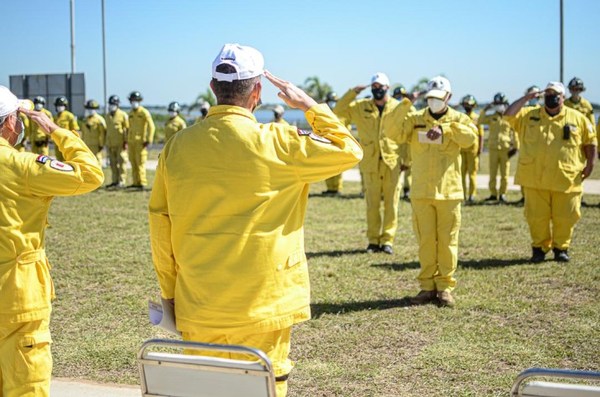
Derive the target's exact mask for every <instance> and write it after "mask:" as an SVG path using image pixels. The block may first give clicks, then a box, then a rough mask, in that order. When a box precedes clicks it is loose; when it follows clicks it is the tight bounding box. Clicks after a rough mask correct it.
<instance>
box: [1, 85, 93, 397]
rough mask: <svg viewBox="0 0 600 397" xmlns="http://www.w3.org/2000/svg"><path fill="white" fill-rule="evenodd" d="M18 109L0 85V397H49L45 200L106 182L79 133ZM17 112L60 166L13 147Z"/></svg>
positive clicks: (18, 129)
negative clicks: (48, 144)
mask: <svg viewBox="0 0 600 397" xmlns="http://www.w3.org/2000/svg"><path fill="white" fill-rule="evenodd" d="M22 106H23V102H22V101H19V100H18V99H17V97H15V96H14V95H13V94H12V93H11V92H10V91H9V90H8V88H6V87H3V86H0V164H2V172H0V213H1V214H2V216H0V230H2V233H0V396H7V397H8V396H48V395H49V393H50V375H51V372H52V356H51V353H50V343H51V338H50V330H49V328H48V325H49V322H50V312H51V310H52V306H51V303H50V302H51V300H52V299H53V298H54V288H53V284H52V279H51V277H50V265H49V263H48V258H47V257H46V253H45V250H44V246H45V242H44V234H45V229H46V224H47V219H48V210H49V208H50V201H51V200H52V198H53V196H73V195H78V194H83V193H87V192H90V191H92V190H94V189H96V188H97V187H98V186H100V185H101V184H102V181H103V179H104V176H103V174H102V169H101V168H100V165H99V164H98V161H97V160H96V156H95V155H94V153H92V152H91V151H90V150H89V149H88V147H87V146H86V145H85V143H83V141H82V140H81V139H80V138H79V136H78V135H77V133H76V132H72V131H69V130H66V129H62V128H59V127H58V126H57V125H56V124H55V123H54V122H53V121H52V120H51V119H50V118H49V117H48V116H47V115H46V114H45V113H43V112H36V111H32V110H26V109H24V108H23V107H22ZM19 113H23V114H25V115H26V116H28V117H29V119H30V120H31V122H32V123H37V125H38V126H39V129H40V130H41V131H44V132H45V133H46V134H47V135H48V136H49V137H50V138H51V139H52V140H53V141H54V143H55V144H56V147H57V148H58V149H59V150H60V152H62V153H63V154H64V156H65V162H64V163H63V162H59V161H57V160H54V159H52V158H50V157H48V156H46V155H43V154H39V155H38V154H35V153H26V152H19V151H17V150H16V149H15V148H14V147H15V146H16V145H18V144H19V143H20V142H22V140H23V134H24V131H23V124H22V122H21V121H20V119H19V116H18V114H19Z"/></svg>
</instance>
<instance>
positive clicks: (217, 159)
mask: <svg viewBox="0 0 600 397" xmlns="http://www.w3.org/2000/svg"><path fill="white" fill-rule="evenodd" d="M263 73H264V75H265V76H266V78H267V79H268V80H269V81H270V82H271V83H273V84H274V85H275V87H277V88H278V89H279V90H280V92H279V97H280V98H281V99H282V100H283V101H285V103H286V104H287V105H288V106H290V107H291V108H299V109H301V110H302V111H304V112H305V115H306V120H307V122H308V123H309V124H310V125H311V127H312V129H313V130H312V131H311V132H308V131H303V130H300V129H298V128H296V127H293V126H286V125H282V124H277V123H269V124H260V123H258V122H257V121H256V119H255V117H254V115H253V114H252V111H253V110H254V109H256V107H257V106H258V105H259V103H260V100H261V92H262V83H261V76H262V75H263ZM212 77H213V78H212V81H211V82H210V87H211V89H212V90H213V92H214V93H215V96H216V98H217V103H218V104H217V105H216V106H212V107H211V108H210V110H209V112H208V115H207V117H206V119H204V120H203V121H202V122H201V123H199V124H195V125H193V126H192V127H189V128H187V129H184V130H182V131H180V132H178V133H177V134H176V135H175V136H174V137H173V138H171V139H170V140H169V141H168V142H167V144H166V145H165V147H164V149H163V151H162V152H161V156H160V159H159V162H158V168H157V171H156V177H155V180H154V187H153V189H152V195H151V197H150V204H149V211H150V234H151V245H152V254H153V260H154V266H155V269H156V273H157V276H158V280H159V284H160V289H161V295H162V298H163V299H165V300H171V299H173V300H174V304H175V316H176V321H177V328H178V329H179V330H180V331H181V332H182V335H183V339H184V340H192V341H202V342H210V343H223V344H240V345H246V346H252V347H255V348H258V349H261V350H263V351H264V352H265V353H266V354H267V355H268V356H269V358H270V359H271V361H272V363H273V366H274V370H275V376H276V381H277V396H278V397H281V396H285V395H286V391H287V377H288V374H289V373H290V371H291V369H292V367H293V363H292V362H291V361H290V360H289V359H288V354H289V350H290V335H291V327H292V325H294V324H296V323H299V322H302V321H306V320H308V319H309V318H310V291H309V290H310V288H309V278H308V267H307V261H306V255H305V253H304V237H303V223H304V215H305V211H306V206H307V201H308V190H309V184H310V183H313V182H317V181H321V180H323V179H325V178H328V177H330V176H332V175H336V174H338V173H340V172H342V171H344V170H346V169H349V168H351V167H353V166H354V165H355V164H357V163H358V161H360V159H361V157H362V150H361V148H360V145H359V144H358V142H357V141H356V140H355V139H354V138H353V137H352V135H351V134H350V132H349V131H348V129H347V128H346V127H345V126H344V125H343V124H342V123H340V121H339V120H338V118H337V117H336V116H335V115H334V114H333V112H332V111H331V110H330V109H329V107H328V106H327V105H325V104H321V105H317V103H316V102H315V101H314V100H313V99H312V98H310V97H309V96H308V95H307V94H306V93H304V92H303V91H302V90H300V89H299V88H297V87H296V86H294V85H293V84H291V83H289V82H287V81H284V80H281V79H279V78H277V77H275V76H273V75H271V74H270V73H269V72H267V71H264V61H263V56H262V54H261V53H260V52H258V51H257V50H256V49H254V48H251V47H246V46H241V45H239V44H226V45H225V46H224V47H223V48H222V50H221V52H220V53H219V55H218V56H217V58H216V59H215V60H214V62H213V67H212Z"/></svg>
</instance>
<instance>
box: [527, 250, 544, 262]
mask: <svg viewBox="0 0 600 397" xmlns="http://www.w3.org/2000/svg"><path fill="white" fill-rule="evenodd" d="M531 251H532V255H531V260H530V261H531V263H541V262H543V261H544V259H546V253H545V252H544V250H543V249H541V248H540V247H533V248H532V249H531Z"/></svg>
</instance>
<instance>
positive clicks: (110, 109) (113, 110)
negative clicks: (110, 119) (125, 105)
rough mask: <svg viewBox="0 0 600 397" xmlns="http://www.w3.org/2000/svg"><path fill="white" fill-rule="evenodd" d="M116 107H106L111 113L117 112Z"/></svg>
mask: <svg viewBox="0 0 600 397" xmlns="http://www.w3.org/2000/svg"><path fill="white" fill-rule="evenodd" d="M117 108H118V106H117V105H108V111H109V112H111V113H114V112H116V111H117Z"/></svg>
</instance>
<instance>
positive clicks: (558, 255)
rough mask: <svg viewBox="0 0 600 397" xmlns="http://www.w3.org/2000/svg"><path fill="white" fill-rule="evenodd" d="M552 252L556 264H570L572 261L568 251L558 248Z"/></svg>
mask: <svg viewBox="0 0 600 397" xmlns="http://www.w3.org/2000/svg"><path fill="white" fill-rule="evenodd" d="M552 252H554V260H555V261H556V262H568V261H570V260H571V258H569V253H568V252H567V250H559V249H558V248H552Z"/></svg>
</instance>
